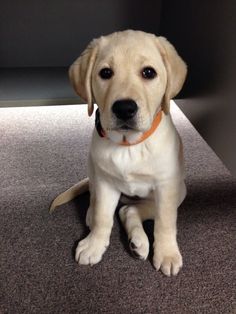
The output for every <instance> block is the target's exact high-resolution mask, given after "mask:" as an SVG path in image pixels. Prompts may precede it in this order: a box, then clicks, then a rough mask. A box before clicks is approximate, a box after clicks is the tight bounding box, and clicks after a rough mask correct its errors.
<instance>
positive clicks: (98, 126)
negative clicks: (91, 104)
mask: <svg viewBox="0 0 236 314" xmlns="http://www.w3.org/2000/svg"><path fill="white" fill-rule="evenodd" d="M161 118H162V110H160V111H159V112H158V114H157V115H156V117H155V119H154V120H153V122H152V126H151V127H150V129H149V130H147V131H146V132H144V133H143V135H142V136H141V137H140V139H139V140H138V141H136V142H134V143H132V144H131V143H129V142H128V141H127V140H124V141H122V142H120V143H119V144H118V145H122V146H131V145H136V144H139V143H141V142H143V141H145V140H146V139H147V138H148V137H149V136H150V135H152V134H153V133H154V132H155V130H156V129H157V127H158V126H159V124H160V122H161ZM95 126H96V129H97V132H98V134H99V136H100V137H104V138H107V135H106V132H105V131H104V130H103V128H102V125H101V122H100V113H99V110H98V109H97V111H96V120H95Z"/></svg>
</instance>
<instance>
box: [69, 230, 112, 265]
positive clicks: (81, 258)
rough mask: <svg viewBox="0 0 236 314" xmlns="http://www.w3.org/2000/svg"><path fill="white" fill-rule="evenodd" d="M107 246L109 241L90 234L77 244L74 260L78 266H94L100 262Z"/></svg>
mask: <svg viewBox="0 0 236 314" xmlns="http://www.w3.org/2000/svg"><path fill="white" fill-rule="evenodd" d="M108 245H109V239H108V240H107V239H104V238H98V237H96V234H93V233H92V232H90V234H89V235H88V236H87V237H86V238H85V239H83V240H82V241H80V242H79V244H78V246H77V248H76V253H75V260H76V261H77V262H78V263H79V264H80V265H91V266H92V265H94V264H97V263H98V262H100V261H101V259H102V255H103V254H104V252H105V251H106V249H107V247H108Z"/></svg>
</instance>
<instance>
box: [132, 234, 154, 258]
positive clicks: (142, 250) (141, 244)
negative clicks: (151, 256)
mask: <svg viewBox="0 0 236 314" xmlns="http://www.w3.org/2000/svg"><path fill="white" fill-rule="evenodd" d="M129 247H130V251H131V253H132V255H133V256H134V257H135V258H137V259H141V260H145V259H146V258H147V257H148V253H149V241H148V238H147V236H146V234H143V235H142V236H132V237H131V239H130V240H129Z"/></svg>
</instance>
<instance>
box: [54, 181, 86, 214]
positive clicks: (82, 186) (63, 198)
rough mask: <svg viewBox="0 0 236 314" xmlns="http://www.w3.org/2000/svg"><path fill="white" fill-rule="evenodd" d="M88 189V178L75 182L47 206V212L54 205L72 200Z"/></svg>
mask: <svg viewBox="0 0 236 314" xmlns="http://www.w3.org/2000/svg"><path fill="white" fill-rule="evenodd" d="M88 190H89V179H88V178H86V179H83V180H81V181H80V182H78V183H76V184H75V185H73V186H72V187H70V188H69V189H68V190H66V191H65V192H63V193H61V194H59V195H58V196H57V197H56V198H55V199H54V201H53V202H52V204H51V206H50V208H49V212H50V213H52V212H53V210H54V209H55V208H56V207H58V206H60V205H62V204H65V203H67V202H69V201H71V200H73V199H74V198H76V197H77V196H79V195H80V194H83V193H85V192H87V191H88Z"/></svg>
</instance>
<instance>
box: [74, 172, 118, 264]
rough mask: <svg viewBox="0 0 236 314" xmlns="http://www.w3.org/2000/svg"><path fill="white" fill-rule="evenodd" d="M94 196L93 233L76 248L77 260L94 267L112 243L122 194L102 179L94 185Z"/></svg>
mask: <svg viewBox="0 0 236 314" xmlns="http://www.w3.org/2000/svg"><path fill="white" fill-rule="evenodd" d="M99 179H100V178H99ZM94 194H95V195H94V207H93V209H92V213H93V214H92V219H91V217H90V222H89V224H90V228H91V232H90V233H89V235H88V236H87V237H86V238H85V239H83V240H82V241H80V242H79V244H78V246H77V248H76V254H75V259H76V261H77V262H78V263H79V264H82V265H88V264H90V265H93V264H96V263H98V262H100V260H101V259H102V255H103V254H104V252H105V251H106V249H107V247H108V245H109V242H110V234H111V229H112V225H113V216H114V212H115V209H116V206H117V203H118V201H119V197H120V193H119V192H118V191H116V190H114V189H113V188H112V186H111V185H109V184H108V183H107V182H105V181H103V180H102V179H100V180H97V182H96V184H94Z"/></svg>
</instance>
